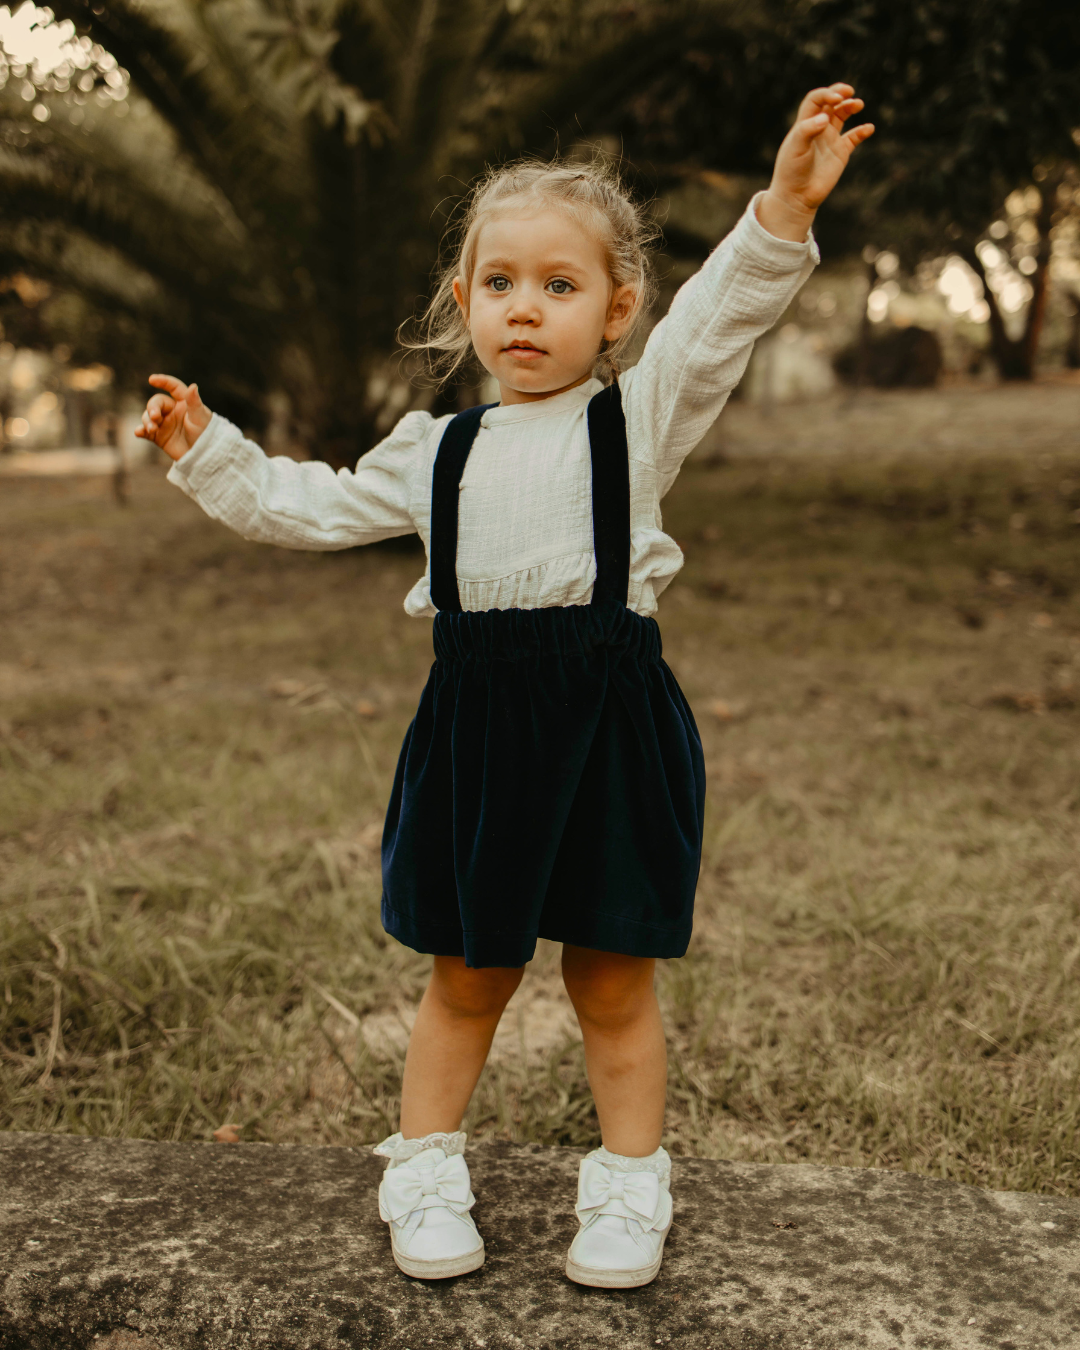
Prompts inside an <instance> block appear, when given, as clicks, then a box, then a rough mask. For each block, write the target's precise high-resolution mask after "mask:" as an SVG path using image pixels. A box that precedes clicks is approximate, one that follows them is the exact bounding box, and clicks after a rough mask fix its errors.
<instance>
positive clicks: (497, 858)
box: [382, 603, 705, 966]
mask: <svg viewBox="0 0 1080 1350" xmlns="http://www.w3.org/2000/svg"><path fill="white" fill-rule="evenodd" d="M434 638H435V657H436V659H435V664H434V665H433V667H432V669H431V675H430V677H429V678H428V682H427V686H426V687H425V689H424V692H423V695H422V697H421V699H420V707H419V709H418V710H417V713H416V717H415V718H414V720H413V722H412V725H411V726H410V727H409V730H408V732H407V734H406V736H405V743H404V745H403V747H402V750H401V757H400V759H399V761H398V767H397V773H396V776H395V779H394V789H393V794H392V796H391V799H390V805H389V809H388V811H387V817H386V827H385V830H384V833H383V849H382V860H383V902H382V919H383V925H384V927H385V928H386V930H387V932H389V933H391V934H393V936H394V937H396V938H398V939H399V940H400V941H401V942H403V943H405V944H406V946H409V947H413V948H415V949H416V950H417V951H421V952H431V953H435V954H437V955H443V956H464V958H465V961H466V963H467V964H468V965H470V966H521V965H524V964H525V962H527V961H528V960H529V959H530V958H531V957H532V955H533V953H534V951H535V947H536V939H537V937H544V938H551V939H553V940H554V941H556V942H570V943H574V944H576V945H577V946H581V947H591V948H594V949H596V950H599V951H607V952H622V953H625V954H626V955H630V956H656V957H674V956H682V955H683V953H684V952H685V951H686V946H687V943H688V942H689V940H690V930H691V926H692V922H693V910H694V892H695V889H696V886H697V877H698V869H699V866H700V861H701V833H702V820H703V813H704V806H705V764H704V758H703V756H702V752H701V739H700V737H699V735H698V730H697V727H696V725H695V723H694V718H693V714H692V713H691V711H690V707H689V705H688V704H687V702H686V699H685V698H684V696H683V693H682V690H681V689H680V688H679V686H678V684H677V683H676V680H675V677H674V675H672V673H671V671H670V669H669V668H668V666H667V665H666V664H665V662H664V661H663V660H662V659H661V644H660V629H659V628H658V626H657V624H656V622H655V621H654V620H653V619H645V618H642V617H641V616H640V615H638V614H635V613H634V612H633V611H632V610H629V609H627V608H626V607H625V606H624V605H621V604H616V603H607V604H602V603H601V604H592V605H581V606H571V607H566V608H557V609H534V610H488V611H486V612H484V613H468V612H465V613H461V612H459V613H452V612H440V613H439V614H438V615H437V616H436V618H435V625H434Z"/></svg>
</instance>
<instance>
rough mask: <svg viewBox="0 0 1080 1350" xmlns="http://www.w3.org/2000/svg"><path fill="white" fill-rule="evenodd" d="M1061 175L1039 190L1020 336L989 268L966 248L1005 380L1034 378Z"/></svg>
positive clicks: (965, 257) (994, 349)
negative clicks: (1012, 330)
mask: <svg viewBox="0 0 1080 1350" xmlns="http://www.w3.org/2000/svg"><path fill="white" fill-rule="evenodd" d="M1060 182H1061V176H1060V174H1056V175H1053V176H1052V177H1050V178H1048V179H1047V180H1046V182H1045V183H1044V184H1043V187H1042V189H1041V191H1040V194H1039V196H1040V202H1039V210H1038V213H1037V214H1036V217H1035V226H1036V228H1037V229H1038V231H1039V247H1038V251H1037V252H1036V254H1035V272H1034V274H1033V276H1032V278H1031V289H1032V296H1031V300H1030V302H1029V304H1028V310H1027V314H1026V315H1025V317H1024V331H1023V332H1022V333H1021V334H1020V336H1019V337H1018V338H1012V337H1010V336H1009V334H1008V331H1007V329H1006V327H1005V316H1004V315H1003V314H1002V312H1001V307H1000V305H999V304H998V301H997V296H996V295H995V294H994V292H993V291H992V290H991V289H990V282H989V281H988V279H987V276H986V268H985V267H983V264H982V259H981V258H980V257H979V255H978V253H976V251H975V249H974V248H973V247H970V246H968V247H965V248H964V249H963V254H964V260H965V261H966V262H967V263H968V265H969V266H970V267H971V268H972V269H973V270H974V272H975V273H976V275H977V276H978V278H979V280H980V281H981V282H982V287H983V293H984V294H985V296H986V304H987V307H988V309H989V310H990V353H991V355H992V356H993V358H994V362H995V364H996V365H997V368H998V374H999V375H1000V376H1001V378H1002V379H1003V380H1031V379H1034V377H1035V358H1036V356H1037V355H1038V350H1039V339H1040V338H1041V337H1042V330H1043V324H1044V322H1045V320H1046V303H1047V300H1048V298H1049V294H1050V248H1051V240H1050V228H1051V225H1052V223H1053V214H1054V202H1055V200H1056V198H1057V190H1058V185H1059V183H1060Z"/></svg>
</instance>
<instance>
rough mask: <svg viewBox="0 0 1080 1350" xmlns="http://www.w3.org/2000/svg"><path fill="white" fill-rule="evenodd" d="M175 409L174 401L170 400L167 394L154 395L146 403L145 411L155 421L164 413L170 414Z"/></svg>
mask: <svg viewBox="0 0 1080 1350" xmlns="http://www.w3.org/2000/svg"><path fill="white" fill-rule="evenodd" d="M175 407H176V399H174V398H170V397H169V395H168V394H154V395H153V396H152V397H151V398H149V399H147V401H146V411H147V412H148V413H149V414H150V416H151V417H152V418H154V420H155V421H157V420H159V419H160V418H161V417H162V416H164V414H165V413H167V412H171V411H172V410H173V408H175Z"/></svg>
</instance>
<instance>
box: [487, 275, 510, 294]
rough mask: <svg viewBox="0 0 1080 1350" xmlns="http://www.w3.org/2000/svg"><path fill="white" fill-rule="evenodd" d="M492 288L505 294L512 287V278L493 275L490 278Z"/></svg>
mask: <svg viewBox="0 0 1080 1350" xmlns="http://www.w3.org/2000/svg"><path fill="white" fill-rule="evenodd" d="M488 285H489V286H490V287H491V289H492V290H493V291H495V292H497V293H498V294H500V295H504V294H505V293H506V292H507V291H508V290H509V289H510V279H509V278H508V277H491V278H490V279H489V280H488Z"/></svg>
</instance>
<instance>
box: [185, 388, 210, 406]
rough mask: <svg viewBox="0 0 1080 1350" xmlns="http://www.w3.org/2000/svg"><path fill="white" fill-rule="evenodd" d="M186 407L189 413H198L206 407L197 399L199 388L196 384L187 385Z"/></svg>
mask: <svg viewBox="0 0 1080 1350" xmlns="http://www.w3.org/2000/svg"><path fill="white" fill-rule="evenodd" d="M187 405H188V411H189V412H198V411H199V409H201V408H205V407H206V404H205V403H204V402H203V401H202V399H201V398H200V397H199V386H198V385H197V384H189V385H188V391H187Z"/></svg>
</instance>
